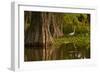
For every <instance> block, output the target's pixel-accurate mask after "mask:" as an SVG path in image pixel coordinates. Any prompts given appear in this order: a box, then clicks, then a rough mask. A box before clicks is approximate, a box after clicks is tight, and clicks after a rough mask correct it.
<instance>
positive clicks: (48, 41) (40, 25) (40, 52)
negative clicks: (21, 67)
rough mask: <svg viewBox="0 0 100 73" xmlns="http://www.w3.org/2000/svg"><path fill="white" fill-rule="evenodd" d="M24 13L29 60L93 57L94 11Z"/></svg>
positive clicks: (26, 54) (26, 53) (26, 48)
mask: <svg viewBox="0 0 100 73" xmlns="http://www.w3.org/2000/svg"><path fill="white" fill-rule="evenodd" d="M24 13H25V14H24V18H25V19H24V23H25V29H24V31H25V40H24V42H25V54H24V56H25V61H35V60H37V61H39V60H63V59H81V58H83V59H84V58H90V14H84V13H51V12H31V11H30V12H29V11H25V12H24Z"/></svg>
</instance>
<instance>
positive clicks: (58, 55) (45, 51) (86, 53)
mask: <svg viewBox="0 0 100 73" xmlns="http://www.w3.org/2000/svg"><path fill="white" fill-rule="evenodd" d="M85 58H90V49H89V48H86V47H84V46H82V47H78V46H76V45H75V44H73V43H68V44H62V45H60V46H59V47H58V48H57V47H55V46H48V47H47V48H38V47H31V48H30V47H29V48H25V52H24V60H25V61H42V60H68V59H85Z"/></svg>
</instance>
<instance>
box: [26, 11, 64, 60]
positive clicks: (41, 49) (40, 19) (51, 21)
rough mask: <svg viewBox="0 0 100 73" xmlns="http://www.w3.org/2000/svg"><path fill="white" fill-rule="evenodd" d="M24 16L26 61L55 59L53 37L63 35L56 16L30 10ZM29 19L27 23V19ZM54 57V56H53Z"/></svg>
mask: <svg viewBox="0 0 100 73" xmlns="http://www.w3.org/2000/svg"><path fill="white" fill-rule="evenodd" d="M26 14H28V15H29V17H28V16H26V17H25V18H26V19H25V25H26V27H25V39H24V41H25V49H31V52H28V54H27V53H26V52H27V51H26V52H25V55H26V54H27V55H26V56H27V57H26V58H27V60H28V61H32V60H50V59H54V58H55V59H56V54H54V53H55V51H56V50H55V48H54V47H52V44H53V42H54V41H53V37H60V36H63V32H62V31H61V30H60V27H59V25H58V21H59V20H58V19H57V16H56V15H55V14H53V13H48V12H30V13H27V12H26ZM28 20H29V21H30V23H29V24H27V21H28ZM53 57H54V58H53Z"/></svg>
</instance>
